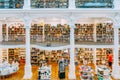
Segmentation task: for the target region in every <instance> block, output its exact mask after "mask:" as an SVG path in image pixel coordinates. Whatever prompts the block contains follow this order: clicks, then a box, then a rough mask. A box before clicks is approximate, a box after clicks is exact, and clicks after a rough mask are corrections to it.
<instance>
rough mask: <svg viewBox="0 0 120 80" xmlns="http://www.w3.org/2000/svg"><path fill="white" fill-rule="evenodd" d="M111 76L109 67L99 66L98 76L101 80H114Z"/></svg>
mask: <svg viewBox="0 0 120 80" xmlns="http://www.w3.org/2000/svg"><path fill="white" fill-rule="evenodd" d="M110 74H111V73H110V68H109V67H107V66H105V65H99V66H97V75H98V79H99V80H112V79H111V76H110Z"/></svg>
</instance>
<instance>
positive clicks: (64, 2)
mask: <svg viewBox="0 0 120 80" xmlns="http://www.w3.org/2000/svg"><path fill="white" fill-rule="evenodd" d="M119 4H120V2H119V0H0V9H48V8H49V9H53V8H55V9H81V8H92V9H93V8H102V9H103V8H105V9H106V8H110V9H119V8H120V5H119Z"/></svg>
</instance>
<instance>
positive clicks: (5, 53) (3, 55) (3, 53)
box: [2, 48, 8, 60]
mask: <svg viewBox="0 0 120 80" xmlns="http://www.w3.org/2000/svg"><path fill="white" fill-rule="evenodd" d="M7 54H8V53H7V49H5V48H3V49H2V60H3V59H8V55H7Z"/></svg>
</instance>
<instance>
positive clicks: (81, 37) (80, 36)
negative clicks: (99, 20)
mask: <svg viewBox="0 0 120 80" xmlns="http://www.w3.org/2000/svg"><path fill="white" fill-rule="evenodd" d="M75 26H76V28H75V41H78V42H84V41H85V42H93V41H94V38H93V34H94V33H93V30H94V24H75Z"/></svg>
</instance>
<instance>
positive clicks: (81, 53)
mask: <svg viewBox="0 0 120 80" xmlns="http://www.w3.org/2000/svg"><path fill="white" fill-rule="evenodd" d="M75 51H76V60H77V62H78V63H80V64H83V63H84V61H85V60H86V61H87V63H88V64H89V63H93V60H94V58H93V56H94V54H93V53H94V52H93V49H92V48H76V49H75Z"/></svg>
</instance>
